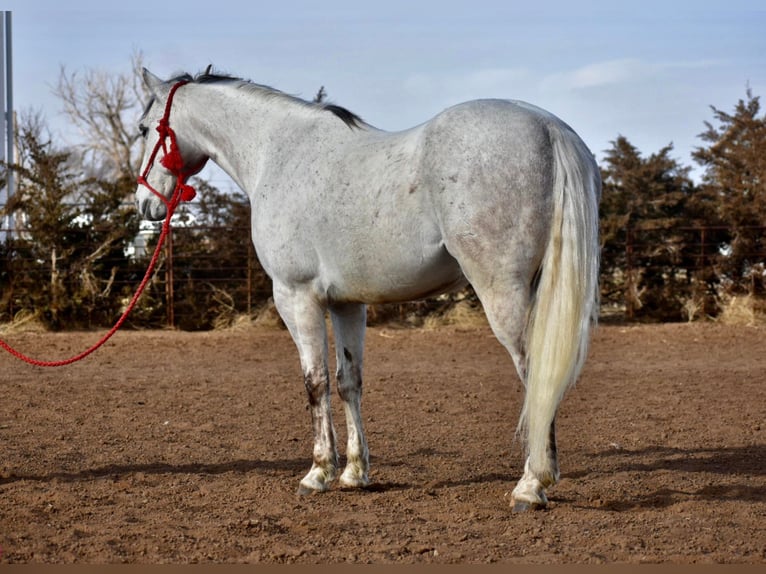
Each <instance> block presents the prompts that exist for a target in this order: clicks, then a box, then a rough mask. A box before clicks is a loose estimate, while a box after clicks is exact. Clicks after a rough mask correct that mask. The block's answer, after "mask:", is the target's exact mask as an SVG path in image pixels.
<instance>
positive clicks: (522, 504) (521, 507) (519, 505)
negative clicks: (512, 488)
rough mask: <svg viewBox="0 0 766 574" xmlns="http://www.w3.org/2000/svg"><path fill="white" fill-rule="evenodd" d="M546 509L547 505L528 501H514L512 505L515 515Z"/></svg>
mask: <svg viewBox="0 0 766 574" xmlns="http://www.w3.org/2000/svg"><path fill="white" fill-rule="evenodd" d="M544 508H545V504H540V503H538V502H527V501H526V500H514V501H513V504H512V505H511V512H513V513H514V514H521V513H522V512H528V511H530V510H541V509H544Z"/></svg>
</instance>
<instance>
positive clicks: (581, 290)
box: [519, 124, 601, 483]
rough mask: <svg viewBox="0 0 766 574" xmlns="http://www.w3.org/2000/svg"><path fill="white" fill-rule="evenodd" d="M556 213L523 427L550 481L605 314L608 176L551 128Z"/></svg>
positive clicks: (530, 355) (566, 133) (535, 319)
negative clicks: (558, 421) (559, 430)
mask: <svg viewBox="0 0 766 574" xmlns="http://www.w3.org/2000/svg"><path fill="white" fill-rule="evenodd" d="M550 130H551V139H552V141H553V149H554V162H555V178H554V210H553V221H552V225H551V232H550V239H549V242H548V247H547V249H546V251H545V255H544V257H543V261H542V267H541V271H540V275H539V282H538V285H537V289H536V292H535V293H534V295H533V296H534V300H533V305H532V309H531V311H530V314H529V323H528V325H527V330H526V356H527V365H526V375H527V376H526V398H525V400H524V407H523V409H522V412H521V419H520V421H519V430H520V432H521V433H522V436H524V435H526V438H527V447H528V449H529V459H528V460H529V469H530V470H531V471H532V472H534V473H535V474H537V475H538V477H539V478H540V479H541V480H543V482H545V483H553V482H556V480H558V476H553V475H552V474H553V473H555V472H556V470H555V469H551V464H550V463H549V457H550V455H549V453H548V452H547V446H548V437H549V433H550V427H551V424H552V423H553V421H554V418H555V416H556V411H557V409H558V406H559V403H560V402H561V400H562V398H563V397H564V393H565V392H566V390H567V388H569V386H570V385H572V384H573V383H574V382H575V380H576V379H577V377H578V376H579V374H580V371H581V370H582V366H583V363H584V362H585V357H586V355H587V351H588V344H589V340H590V329H591V326H592V325H594V324H595V322H596V320H597V316H598V301H599V289H598V267H599V242H598V202H599V200H600V195H601V178H600V175H599V171H598V167H597V165H596V162H595V160H594V158H593V156H592V154H591V153H590V151H589V150H588V148H587V147H586V146H585V144H584V143H583V142H582V140H580V138H579V137H578V136H577V135H575V134H574V132H572V131H570V130H569V129H568V128H567V127H566V126H559V125H556V124H554V125H552V126H551V128H550Z"/></svg>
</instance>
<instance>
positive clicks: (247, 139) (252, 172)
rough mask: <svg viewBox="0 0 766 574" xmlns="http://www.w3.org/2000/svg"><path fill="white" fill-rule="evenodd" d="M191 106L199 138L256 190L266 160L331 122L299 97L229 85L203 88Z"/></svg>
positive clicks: (229, 170)
mask: <svg viewBox="0 0 766 574" xmlns="http://www.w3.org/2000/svg"><path fill="white" fill-rule="evenodd" d="M187 111H188V121H189V125H190V126H191V127H192V130H193V132H195V133H194V134H193V137H195V140H196V141H195V143H196V144H197V145H198V146H199V147H200V149H201V150H202V151H203V152H204V153H205V154H207V155H208V157H210V159H211V160H212V161H213V162H215V163H216V164H217V165H218V166H219V167H220V168H221V169H223V170H224V171H225V172H226V173H227V174H228V175H229V176H230V177H231V178H232V179H233V180H234V181H235V182H237V184H238V185H239V186H240V187H241V188H242V189H243V190H245V191H248V190H252V189H254V187H255V185H256V183H257V178H258V176H259V173H261V172H263V167H264V162H267V161H269V159H270V158H272V157H275V156H276V155H278V154H279V153H280V151H281V152H282V153H284V151H285V149H286V146H289V149H292V150H295V148H296V146H300V143H301V142H303V141H305V140H306V139H307V138H306V137H305V134H307V133H309V132H310V131H313V130H317V129H321V128H320V127H319V126H318V125H317V124H318V123H324V122H331V120H330V118H329V117H322V115H321V114H317V113H316V111H315V110H311V109H309V108H307V107H306V106H304V105H302V104H301V103H300V102H291V101H289V100H288V99H286V98H280V97H274V96H268V95H265V94H264V95H261V94H254V93H249V92H247V91H245V90H241V89H233V88H231V87H228V88H227V87H224V86H221V87H214V86H200V87H198V89H197V90H195V93H194V94H193V95H192V97H190V99H189V105H188V108H187ZM327 116H330V114H327ZM331 123H332V124H333V125H332V126H331V127H330V128H329V129H330V130H332V129H333V128H337V126H336V125H334V122H331ZM343 127H345V126H343ZM346 129H347V128H346Z"/></svg>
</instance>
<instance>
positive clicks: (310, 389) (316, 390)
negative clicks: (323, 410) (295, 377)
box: [303, 373, 326, 407]
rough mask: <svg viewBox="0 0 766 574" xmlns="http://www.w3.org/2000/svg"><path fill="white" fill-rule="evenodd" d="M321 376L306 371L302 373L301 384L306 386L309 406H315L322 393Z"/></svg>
mask: <svg viewBox="0 0 766 574" xmlns="http://www.w3.org/2000/svg"><path fill="white" fill-rule="evenodd" d="M323 383H324V381H322V379H321V377H317V376H316V375H314V374H313V373H306V374H305V375H303V384H304V385H305V386H306V394H307V395H308V397H309V406H311V407H315V406H317V405H318V404H319V402H320V400H321V398H322V394H323V393H324V392H326V391H325V385H324V384H323Z"/></svg>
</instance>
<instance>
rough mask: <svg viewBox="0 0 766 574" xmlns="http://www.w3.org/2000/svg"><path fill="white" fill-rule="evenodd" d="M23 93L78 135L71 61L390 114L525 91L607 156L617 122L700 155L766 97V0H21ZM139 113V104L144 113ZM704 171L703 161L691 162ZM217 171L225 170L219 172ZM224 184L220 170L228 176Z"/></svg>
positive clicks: (372, 115) (15, 17)
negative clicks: (708, 136) (738, 112)
mask: <svg viewBox="0 0 766 574" xmlns="http://www.w3.org/2000/svg"><path fill="white" fill-rule="evenodd" d="M2 9H3V10H10V11H11V12H12V21H13V24H12V34H13V70H14V103H15V106H14V107H15V109H16V110H17V111H25V110H26V111H35V112H41V113H42V114H43V115H44V117H45V118H46V120H47V122H48V124H49V125H50V127H51V129H52V131H53V133H54V134H55V135H57V136H60V137H61V138H62V142H63V143H76V141H77V137H78V136H77V134H76V132H75V131H74V129H73V128H72V127H71V126H70V125H69V124H68V123H67V122H66V120H65V117H64V115H63V113H62V104H61V102H60V101H59V100H58V99H57V98H56V96H55V95H54V94H53V88H54V86H55V85H56V82H57V80H58V77H59V73H60V71H61V68H62V66H63V67H65V69H66V70H67V71H69V72H80V73H82V72H85V71H88V70H98V71H103V72H107V73H114V74H125V73H128V72H130V69H131V57H132V56H133V55H134V54H136V53H138V52H140V53H141V54H142V55H143V58H144V62H145V64H146V66H147V67H148V68H149V69H150V70H151V71H152V72H154V73H155V74H157V75H159V76H161V77H170V76H171V75H173V74H174V73H176V72H180V71H185V72H190V73H197V72H200V71H202V70H204V68H205V67H206V66H207V65H208V64H213V66H214V68H215V69H216V70H217V71H220V72H225V73H229V74H232V75H235V76H239V77H244V78H247V79H251V80H253V81H255V82H258V83H261V84H266V85H270V86H272V87H275V88H278V89H280V90H282V91H285V92H289V93H291V94H294V95H298V96H301V97H304V98H306V99H311V98H312V97H313V96H314V94H316V92H317V90H318V89H319V87H320V86H324V87H325V90H326V92H327V94H328V96H329V100H330V101H332V102H333V103H336V104H339V105H343V106H345V107H347V108H349V109H351V110H352V111H354V112H355V113H357V114H358V115H360V116H361V117H362V118H363V119H364V120H365V121H367V122H368V123H371V124H373V125H375V126H377V127H379V128H381V129H386V130H399V129H405V128H408V127H411V126H414V125H416V124H419V123H421V122H423V121H426V120H427V119H429V118H430V117H432V116H433V115H435V114H436V113H438V112H439V111H441V110H442V109H444V108H446V107H448V106H450V105H453V104H457V103H460V102H462V101H466V100H470V99H476V98H486V97H493V98H494V97H500V98H509V99H520V100H525V101H528V102H530V103H533V104H535V105H538V106H540V107H543V108H545V109H547V110H548V111H550V112H552V113H554V114H556V115H557V116H559V117H560V118H562V119H563V120H564V121H566V122H567V123H568V124H569V125H571V126H572V127H573V128H574V129H575V131H577V132H578V133H579V134H580V136H581V137H582V138H583V139H584V141H585V142H586V144H587V145H588V146H589V147H590V149H591V151H592V152H593V153H595V154H596V157H597V158H598V159H601V158H603V155H604V152H605V150H607V149H608V148H610V147H611V143H610V142H612V141H614V140H615V139H616V138H617V137H618V136H620V135H622V136H625V137H626V138H627V139H628V140H629V141H630V142H631V143H632V144H633V145H634V146H636V147H637V148H638V149H639V151H640V152H641V153H642V154H643V155H644V156H648V155H650V154H652V153H655V152H657V151H659V150H660V149H661V148H663V147H664V146H666V145H668V144H671V143H672V144H673V146H674V149H673V152H672V153H671V156H672V157H674V158H676V159H677V160H678V161H679V162H680V163H681V164H682V165H688V166H690V167H692V168H696V167H697V166H696V164H695V163H694V161H693V160H692V158H691V155H690V154H691V152H692V150H693V149H694V148H695V147H698V146H701V145H704V142H702V140H700V139H699V137H698V136H699V134H700V133H701V132H703V131H704V129H705V126H704V122H705V121H714V117H713V113H712V111H711V108H710V106H715V107H716V108H718V109H722V110H724V111H732V110H733V109H734V106H735V105H736V104H737V102H738V100H740V99H743V98H745V97H746V90H747V89H748V88H750V89H751V90H752V92H753V94H754V95H756V96H766V33H765V32H764V30H766V2H763V1H762V0H750V1H745V0H726V1H713V0H663V1H658V0H640V1H633V2H624V1H616V0H608V1H602V0H593V1H581V2H572V1H571V0H555V1H549V2H548V1H544V0H537V1H531V0H525V1H523V2H521V1H517V0H492V1H486V0H473V1H464V2H457V1H452V0H426V1H415V0H404V1H402V0H385V1H375V2H363V1H362V0H353V1H345V0H344V1H341V0H323V1H317V0H312V1H305V0H290V1H289V2H279V1H275V0H272V1H269V2H261V1H260V0H251V1H250V2H245V1H243V0H238V1H236V2H229V1H227V0H216V1H212V2H211V1H201V0H184V1H176V0H152V1H145V0H131V1H125V2H122V3H117V2H111V1H104V0H67V1H66V2H62V1H61V0H11V1H10V2H9V1H7V0H6V1H5V2H4V3H3V7H2ZM136 120H138V118H136ZM694 173H697V172H696V170H695V172H694ZM214 183H216V182H214ZM219 183H220V182H219Z"/></svg>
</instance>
